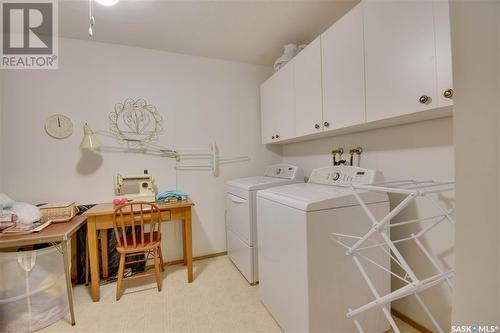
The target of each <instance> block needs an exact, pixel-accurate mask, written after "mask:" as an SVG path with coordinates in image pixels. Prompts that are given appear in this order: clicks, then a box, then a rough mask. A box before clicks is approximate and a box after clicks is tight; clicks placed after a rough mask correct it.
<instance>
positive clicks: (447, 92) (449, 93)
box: [443, 89, 453, 99]
mask: <svg viewBox="0 0 500 333" xmlns="http://www.w3.org/2000/svg"><path fill="white" fill-rule="evenodd" d="M443 96H444V98H450V99H451V98H453V89H446V90H445V91H444V93H443Z"/></svg>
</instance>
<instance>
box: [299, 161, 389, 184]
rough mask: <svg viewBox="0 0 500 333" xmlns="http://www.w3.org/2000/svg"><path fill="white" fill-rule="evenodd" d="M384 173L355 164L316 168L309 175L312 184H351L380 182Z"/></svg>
mask: <svg viewBox="0 0 500 333" xmlns="http://www.w3.org/2000/svg"><path fill="white" fill-rule="evenodd" d="M381 177H382V175H381V174H380V172H378V171H376V170H370V169H363V168H359V167H354V166H331V167H325V168H318V169H314V170H313V171H312V173H311V176H310V177H309V181H308V182H309V183H311V184H323V185H338V186H349V185H350V184H373V183H376V182H380V181H381V180H382V179H381Z"/></svg>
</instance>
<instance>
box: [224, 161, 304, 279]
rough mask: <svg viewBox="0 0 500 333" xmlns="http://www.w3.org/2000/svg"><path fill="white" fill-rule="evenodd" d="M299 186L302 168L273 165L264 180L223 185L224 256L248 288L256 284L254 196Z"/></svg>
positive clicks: (233, 181)
mask: <svg viewBox="0 0 500 333" xmlns="http://www.w3.org/2000/svg"><path fill="white" fill-rule="evenodd" d="M298 182H301V183H303V182H304V172H303V171H302V169H301V168H299V167H297V166H293V165H289V164H276V165H272V166H269V167H268V168H267V169H266V172H265V174H264V176H258V177H249V178H239V179H234V180H231V181H229V182H227V184H226V239H227V253H228V256H229V258H230V259H231V260H232V262H233V263H234V264H235V265H236V267H237V268H238V269H239V271H240V272H241V273H242V274H243V276H245V278H246V279H247V280H248V282H249V283H251V284H253V283H256V282H257V281H259V278H258V267H257V222H256V218H257V215H256V202H255V200H256V197H255V193H256V192H257V191H258V190H262V189H266V188H270V187H274V186H281V185H287V184H291V183H298Z"/></svg>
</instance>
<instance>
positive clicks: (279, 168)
mask: <svg viewBox="0 0 500 333" xmlns="http://www.w3.org/2000/svg"><path fill="white" fill-rule="evenodd" d="M264 176H266V177H274V178H283V179H291V180H297V181H303V179H304V173H303V172H302V169H300V168H299V167H297V166H295V165H290V164H275V165H271V166H269V167H267V169H266V172H265V174H264Z"/></svg>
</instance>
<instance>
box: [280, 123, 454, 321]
mask: <svg viewBox="0 0 500 333" xmlns="http://www.w3.org/2000/svg"><path fill="white" fill-rule="evenodd" d="M357 146H361V147H363V149H364V151H365V152H364V153H363V154H362V158H361V166H362V167H364V168H370V169H377V170H380V171H382V172H383V174H384V176H385V179H386V180H396V179H408V178H424V179H429V178H430V179H437V180H450V179H453V178H454V152H453V124H452V118H443V119H437V120H431V121H425V122H420V123H414V124H409V125H402V126H395V127H389V128H383V129H378V130H372V131H367V132H361V133H355V134H349V135H342V136H338V137H333V138H325V139H320V140H314V141H308V142H302V143H294V144H288V145H285V146H284V148H283V159H284V160H285V161H286V162H289V163H292V164H298V165H301V166H302V167H304V168H305V172H306V174H307V175H309V174H310V172H311V170H312V169H314V168H316V167H321V166H328V165H331V163H332V159H331V155H330V151H331V150H332V149H334V148H337V147H343V148H344V150H345V151H346V150H347V151H348V150H349V149H350V148H355V147H357ZM347 156H348V155H345V157H347ZM400 199H401V198H398V197H395V196H392V197H391V206H394V205H395V204H397V202H398V201H399V200H400ZM443 202H445V203H446V205H449V204H450V203H452V202H453V193H448V194H446V195H445V196H444V201H443ZM432 215H437V213H436V211H435V210H434V209H433V208H432V207H430V205H429V204H428V203H426V202H424V201H422V200H418V201H417V202H416V204H412V205H410V206H409V207H408V208H407V210H405V212H403V213H402V214H400V216H397V217H396V218H395V219H394V220H393V221H401V220H404V219H411V218H416V217H418V216H420V217H423V216H432ZM417 229H418V228H417ZM413 230H414V229H412V228H406V227H400V228H397V229H396V230H393V232H392V235H391V237H392V238H393V239H398V238H402V237H403V236H404V235H408V234H409V233H410V232H412V231H413ZM452 230H453V229H452V228H450V226H449V225H447V224H442V225H440V226H439V227H438V228H436V229H435V230H433V232H430V233H428V234H426V236H425V237H423V238H422V241H423V243H424V244H426V245H427V246H428V248H429V249H430V250H431V252H432V253H434V254H435V255H437V257H438V258H439V260H440V261H441V263H442V264H443V265H444V266H445V267H452V266H453V254H452V251H453V237H454V235H453V233H452V232H450V231H452ZM399 248H400V250H401V252H402V253H403V255H405V257H406V258H407V260H408V262H409V263H410V265H413V266H414V267H418V269H417V270H416V271H417V275H418V276H420V277H423V276H430V275H431V274H434V273H435V271H434V270H433V269H432V267H431V266H430V265H429V264H428V262H427V261H426V260H425V259H424V257H423V256H422V255H421V254H420V251H419V249H418V248H417V247H416V246H413V245H411V244H408V245H405V246H400V247H399ZM392 268H393V270H396V267H395V265H393V267H392ZM392 286H393V288H395V287H396V286H400V284H399V281H398V280H397V279H395V278H393V279H392ZM423 296H424V297H423V298H424V301H425V302H426V304H427V305H428V306H429V308H430V309H431V311H433V313H435V314H437V316H436V317H437V318H439V322H440V324H441V326H443V327H449V325H450V321H451V297H450V294H449V291H448V290H447V287H445V286H444V285H441V286H439V287H435V288H432V289H431V290H430V291H429V292H426V293H425V294H424V295H423ZM392 306H393V307H394V308H396V309H397V310H399V311H400V312H402V313H404V314H405V315H407V316H408V317H410V318H412V319H413V320H415V321H417V322H418V323H420V324H422V325H424V326H426V327H428V328H429V329H434V327H433V326H432V323H431V322H430V321H429V320H428V318H427V317H426V316H425V314H424V313H423V312H422V311H421V310H420V308H419V306H418V305H417V303H416V302H415V301H414V300H413V299H404V300H400V301H396V302H394V303H393V304H392Z"/></svg>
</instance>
